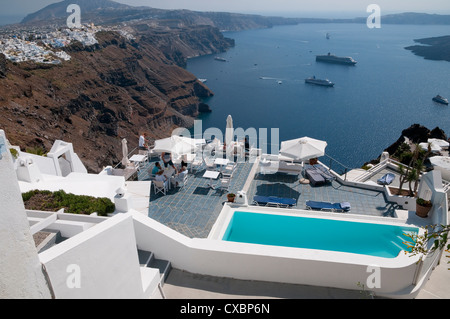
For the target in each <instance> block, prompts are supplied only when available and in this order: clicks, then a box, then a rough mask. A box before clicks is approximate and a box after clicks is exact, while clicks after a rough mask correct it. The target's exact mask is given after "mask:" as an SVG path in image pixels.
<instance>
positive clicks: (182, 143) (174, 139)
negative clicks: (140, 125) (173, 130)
mask: <svg viewBox="0 0 450 319" xmlns="http://www.w3.org/2000/svg"><path fill="white" fill-rule="evenodd" d="M196 147H197V144H196V141H195V140H194V139H192V138H188V137H183V136H177V135H172V136H171V137H167V138H163V139H160V140H156V141H155V147H154V148H153V151H155V152H170V153H175V154H178V155H183V154H190V153H193V152H195V150H196Z"/></svg>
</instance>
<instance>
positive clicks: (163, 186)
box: [152, 180, 169, 195]
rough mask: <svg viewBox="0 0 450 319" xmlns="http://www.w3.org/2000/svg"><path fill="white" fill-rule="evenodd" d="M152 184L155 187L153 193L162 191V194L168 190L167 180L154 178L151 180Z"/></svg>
mask: <svg viewBox="0 0 450 319" xmlns="http://www.w3.org/2000/svg"><path fill="white" fill-rule="evenodd" d="M152 184H153V186H154V188H155V195H156V194H158V193H162V194H164V195H166V194H167V191H168V190H169V183H168V182H167V181H166V182H163V181H157V180H154V181H153V182H152Z"/></svg>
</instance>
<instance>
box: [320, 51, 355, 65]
mask: <svg viewBox="0 0 450 319" xmlns="http://www.w3.org/2000/svg"><path fill="white" fill-rule="evenodd" d="M316 61H317V62H326V63H335V64H346V65H355V64H356V63H357V62H356V61H355V60H354V59H353V58H351V57H339V56H336V55H334V54H331V53H328V54H327V55H317V56H316Z"/></svg>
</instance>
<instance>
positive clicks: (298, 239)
mask: <svg viewBox="0 0 450 319" xmlns="http://www.w3.org/2000/svg"><path fill="white" fill-rule="evenodd" d="M406 233H413V234H417V233H418V228H417V227H406V226H396V225H387V224H374V223H366V222H354V221H343V220H335V219H326V218H313V217H301V216H287V215H276V214H264V213H249V212H241V211H235V212H234V214H233V216H232V218H231V220H230V222H229V224H228V227H227V228H226V231H225V233H224V236H223V237H222V240H225V241H232V242H241V243H251V244H262V245H273V246H284V247H295V248H306V249H318V250H331V251H338V252H347V253H355V254H362V255H370V256H377V257H384V258H395V257H397V256H398V254H399V253H400V252H401V251H402V250H408V248H407V246H406V245H405V244H404V242H405V241H409V237H407V236H405V234H406Z"/></svg>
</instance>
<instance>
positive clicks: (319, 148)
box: [280, 136, 327, 161]
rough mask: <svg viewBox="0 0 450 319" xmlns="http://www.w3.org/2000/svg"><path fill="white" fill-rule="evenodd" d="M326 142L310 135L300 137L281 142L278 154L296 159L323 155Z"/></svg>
mask: <svg viewBox="0 0 450 319" xmlns="http://www.w3.org/2000/svg"><path fill="white" fill-rule="evenodd" d="M326 147H327V142H325V141H321V140H316V139H313V138H310V137H307V136H305V137H301V138H297V139H293V140H288V141H284V142H281V147H280V154H281V155H283V156H287V157H290V158H293V159H296V160H300V161H306V160H309V159H311V158H315V157H320V156H323V155H325V148H326Z"/></svg>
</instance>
